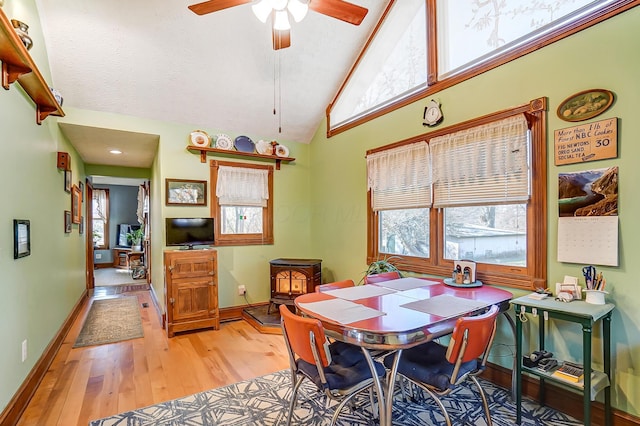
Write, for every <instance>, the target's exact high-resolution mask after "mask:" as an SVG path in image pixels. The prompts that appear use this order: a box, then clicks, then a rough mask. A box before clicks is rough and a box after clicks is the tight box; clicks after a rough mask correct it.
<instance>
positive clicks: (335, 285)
mask: <svg viewBox="0 0 640 426" xmlns="http://www.w3.org/2000/svg"><path fill="white" fill-rule="evenodd" d="M354 286H355V283H354V282H353V280H342V281H336V282H332V283H326V284H322V285H318V286H316V293H322V292H323V291H329V290H337V289H339V288H347V287H354Z"/></svg>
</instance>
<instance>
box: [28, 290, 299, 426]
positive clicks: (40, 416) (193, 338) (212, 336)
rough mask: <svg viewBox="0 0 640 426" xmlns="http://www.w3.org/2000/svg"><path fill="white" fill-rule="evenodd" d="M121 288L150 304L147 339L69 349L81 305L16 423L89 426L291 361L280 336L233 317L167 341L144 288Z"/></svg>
mask: <svg viewBox="0 0 640 426" xmlns="http://www.w3.org/2000/svg"><path fill="white" fill-rule="evenodd" d="M126 294H127V295H136V296H137V297H138V300H139V301H140V303H141V304H142V303H144V302H146V303H148V304H149V307H148V308H141V312H142V324H143V327H144V338H140V339H134V340H129V341H125V342H119V343H112V344H108V345H101V346H92V347H84V348H75V349H74V348H72V346H73V343H74V342H75V340H76V338H77V336H78V333H79V332H80V328H81V326H82V321H83V319H84V316H85V314H86V312H87V310H88V306H87V307H85V309H84V311H83V313H82V314H81V315H80V316H79V318H78V320H77V321H76V322H75V324H74V325H73V327H72V329H71V331H70V332H69V335H68V336H67V337H66V339H65V341H64V344H63V346H62V348H61V349H60V352H59V353H58V355H57V356H56V358H55V360H54V362H53V364H52V365H51V367H50V368H49V371H48V372H47V374H46V376H45V378H44V380H43V381H42V383H41V384H40V386H39V387H38V390H37V392H36V394H35V395H34V397H33V399H32V400H31V402H30V404H29V406H28V407H27V410H26V411H25V413H24V414H23V415H22V418H21V420H20V422H19V423H18V424H19V425H60V426H70V425H87V424H88V422H89V421H90V420H95V419H98V418H102V417H106V416H110V415H113V414H116V413H120V412H123V411H128V410H131V409H134V408H139V407H144V406H147V405H151V404H155V403H159V402H162V401H167V400H170V399H175V398H179V397H182V396H186V395H190V394H193V393H196V392H201V391H204V390H207V389H211V388H216V387H220V386H224V385H227V384H231V383H235V382H238V381H242V380H246V379H251V378H254V377H258V376H261V375H264V374H268V373H272V372H274V371H279V370H282V369H285V368H288V367H289V361H288V355H287V352H286V347H285V344H284V340H283V337H282V336H281V335H273V334H261V333H259V332H258V331H256V330H255V329H254V328H253V327H252V326H251V325H249V324H248V323H246V322H244V321H235V322H228V323H223V324H222V325H221V327H220V330H218V331H214V330H204V331H199V332H193V333H188V334H181V335H177V336H176V337H174V338H172V339H168V338H167V336H166V333H165V331H164V330H163V329H162V326H161V324H160V320H159V317H158V315H157V312H156V310H155V308H154V307H153V303H152V302H151V297H150V295H149V292H148V291H140V292H135V293H126ZM94 297H99V296H94ZM107 297H113V296H107ZM87 305H88V304H87Z"/></svg>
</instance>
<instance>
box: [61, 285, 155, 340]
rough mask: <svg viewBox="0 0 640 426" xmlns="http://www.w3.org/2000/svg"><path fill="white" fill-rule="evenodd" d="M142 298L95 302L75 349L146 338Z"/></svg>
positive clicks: (130, 297) (128, 297)
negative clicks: (141, 311) (141, 314)
mask: <svg viewBox="0 0 640 426" xmlns="http://www.w3.org/2000/svg"><path fill="white" fill-rule="evenodd" d="M143 336H144V332H143V330H142V320H141V319H140V308H138V298H137V297H135V296H124V297H116V298H112V299H98V300H94V301H93V303H92V304H91V308H90V309H89V313H88V314H87V317H86V318H85V320H84V324H83V325H82V330H80V334H79V335H78V338H77V339H76V343H75V344H74V345H73V347H74V348H79V347H82V346H94V345H104V344H106V343H114V342H120V341H123V340H129V339H137V338H139V337H143Z"/></svg>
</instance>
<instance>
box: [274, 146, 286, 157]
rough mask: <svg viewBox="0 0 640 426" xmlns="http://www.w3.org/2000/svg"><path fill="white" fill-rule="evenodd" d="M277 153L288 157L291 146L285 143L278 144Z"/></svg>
mask: <svg viewBox="0 0 640 426" xmlns="http://www.w3.org/2000/svg"><path fill="white" fill-rule="evenodd" d="M276 155H277V156H278V157H288V156H289V148H287V147H286V146H284V145H276Z"/></svg>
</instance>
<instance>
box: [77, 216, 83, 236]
mask: <svg viewBox="0 0 640 426" xmlns="http://www.w3.org/2000/svg"><path fill="white" fill-rule="evenodd" d="M78 233H79V234H80V235H82V234H84V216H80V224H79V225H78Z"/></svg>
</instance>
